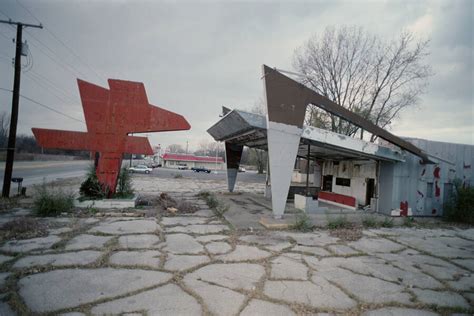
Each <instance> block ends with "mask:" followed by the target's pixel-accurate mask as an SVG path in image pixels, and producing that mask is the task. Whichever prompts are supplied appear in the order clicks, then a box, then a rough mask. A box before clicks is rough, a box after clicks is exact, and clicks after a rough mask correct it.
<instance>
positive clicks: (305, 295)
mask: <svg viewBox="0 0 474 316" xmlns="http://www.w3.org/2000/svg"><path fill="white" fill-rule="evenodd" d="M313 282H314V283H313ZM313 282H309V281H267V282H266V283H265V289H264V293H265V295H267V296H269V297H271V298H274V299H277V300H281V301H286V302H289V303H292V302H296V303H300V304H304V305H308V306H311V307H314V308H331V309H332V308H334V309H349V308H352V307H354V306H356V305H357V303H356V302H355V301H354V300H352V299H351V298H350V297H349V296H347V295H346V294H345V293H344V292H342V291H341V290H340V289H338V288H337V287H335V286H333V285H331V284H329V282H327V281H325V280H324V279H322V278H315V279H314V280H313Z"/></svg>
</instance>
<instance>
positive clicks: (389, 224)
mask: <svg viewBox="0 0 474 316" xmlns="http://www.w3.org/2000/svg"><path fill="white" fill-rule="evenodd" d="M380 226H382V227H386V228H391V227H393V219H392V218H388V217H385V218H384V220H383V222H382V223H380Z"/></svg>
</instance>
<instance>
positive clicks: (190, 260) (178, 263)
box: [164, 254, 211, 271]
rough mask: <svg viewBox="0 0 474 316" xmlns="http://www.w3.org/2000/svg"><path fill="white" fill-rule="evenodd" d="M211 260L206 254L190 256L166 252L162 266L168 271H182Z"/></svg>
mask: <svg viewBox="0 0 474 316" xmlns="http://www.w3.org/2000/svg"><path fill="white" fill-rule="evenodd" d="M209 261H211V259H209V257H208V256H190V255H174V254H168V258H167V260H166V263H165V266H164V268H165V269H166V270H170V271H180V270H181V271H182V270H187V269H191V268H194V267H196V266H199V265H201V264H203V263H208V262H209Z"/></svg>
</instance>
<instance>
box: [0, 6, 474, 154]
mask: <svg viewBox="0 0 474 316" xmlns="http://www.w3.org/2000/svg"><path fill="white" fill-rule="evenodd" d="M20 1H21V3H22V4H23V5H24V6H25V7H27V8H28V9H29V10H30V11H31V12H32V13H33V14H34V15H35V16H36V17H37V18H38V19H39V20H40V21H41V22H42V23H43V25H45V26H46V27H47V28H48V29H49V30H50V31H51V32H52V33H54V34H55V35H56V36H57V37H58V38H60V39H61V40H62V41H64V43H66V44H67V46H68V47H70V48H71V49H72V50H74V52H75V54H77V55H78V56H80V58H81V59H82V60H83V61H84V62H85V63H86V64H87V65H88V66H89V67H93V68H94V69H95V71H92V70H91V69H90V68H89V67H87V66H85V65H84V64H83V63H81V62H80V61H78V60H77V58H76V57H75V56H74V55H73V54H71V53H70V52H69V51H68V50H67V49H65V48H64V47H63V46H62V45H61V44H60V43H58V42H57V41H56V40H55V39H54V38H53V37H52V36H51V34H50V33H49V32H48V31H47V30H39V29H27V31H28V33H25V38H26V40H27V41H28V42H29V43H30V46H29V47H30V50H31V55H32V57H33V67H32V71H30V72H26V73H23V74H22V86H21V93H22V94H23V95H26V96H28V97H31V98H33V99H35V100H37V101H39V102H41V103H44V104H47V105H49V106H52V107H54V108H56V109H58V110H60V111H62V112H65V113H67V114H69V115H70V116H73V117H76V118H78V119H80V120H84V117H83V114H82V107H81V105H80V101H79V96H78V90H77V85H76V78H77V77H79V78H81V79H85V80H87V81H91V82H93V83H96V84H99V85H102V86H105V87H107V83H106V81H105V80H104V78H115V79H124V80H132V81H140V82H143V83H144V84H145V87H146V90H147V94H148V99H149V101H150V103H152V104H154V105H157V106H160V107H164V108H166V109H169V110H171V111H174V112H177V113H180V114H183V115H184V116H185V117H186V118H187V119H188V121H189V122H190V124H191V126H192V129H191V130H190V131H187V132H173V133H156V134H153V135H150V136H151V137H150V140H151V143H152V144H153V145H156V144H159V143H160V144H163V145H168V144H172V143H180V144H182V145H183V146H185V144H186V141H189V144H190V148H191V149H194V148H196V147H197V145H198V143H199V142H200V141H202V140H210V139H211V138H210V137H209V136H208V135H207V133H206V129H207V128H209V127H210V126H211V125H212V124H213V123H214V122H215V121H216V120H217V119H218V116H219V113H220V111H221V106H223V105H225V106H228V107H231V108H242V109H246V108H247V109H248V108H250V107H251V106H252V105H253V104H254V103H255V102H256V101H257V100H258V99H259V98H261V97H262V94H263V85H262V82H261V80H260V77H261V65H262V64H264V63H265V64H267V65H269V66H272V67H277V68H282V69H289V70H291V69H292V58H293V53H294V49H295V48H297V47H298V46H300V45H302V44H303V43H304V41H305V40H307V39H308V38H309V37H310V35H311V34H313V33H315V32H322V31H323V30H324V28H325V27H326V26H328V25H336V26H337V25H342V24H345V25H361V26H364V27H365V28H366V29H367V30H369V31H370V32H374V33H377V34H380V35H382V36H384V37H387V38H391V37H393V36H394V35H396V34H398V33H399V32H401V31H402V30H404V29H409V30H411V31H414V32H416V33H417V34H418V35H419V36H421V37H429V38H431V39H432V41H431V46H430V50H431V55H430V57H429V63H430V64H431V65H432V67H433V70H434V71H435V75H434V76H433V77H432V78H431V79H430V86H429V88H428V90H427V93H426V94H424V95H423V96H422V98H421V102H420V104H419V105H418V106H417V107H416V108H413V109H411V110H409V111H407V112H405V113H403V114H402V115H401V117H400V118H399V119H398V120H397V121H396V122H395V123H394V125H393V127H392V132H393V133H395V134H397V135H401V136H412V137H419V138H427V139H432V140H439V141H448V142H457V143H467V144H474V127H473V125H474V124H473V122H474V96H473V86H474V84H473V83H474V74H473V71H474V70H473V29H474V25H473V2H472V1H308V2H291V3H290V2H273V1H265V2H263V1H246V2H231V3H229V2H225V3H224V2H214V1H213V2H197V1H196V2H194V1H191V2H182V1H179V2H158V1H38V0H35V1H32V0H20ZM0 11H1V12H2V13H4V14H6V15H7V16H8V17H11V18H12V19H14V20H20V21H24V22H30V23H36V21H35V19H34V18H33V17H32V16H31V15H29V14H28V12H27V11H25V10H24V9H23V8H22V7H21V6H20V5H19V4H18V3H17V2H16V1H10V0H2V1H1V3H0ZM2 13H0V18H2V19H5V18H6V17H5V16H3V15H2ZM0 33H1V34H0V72H1V74H2V75H1V77H0V88H7V89H11V87H12V85H13V68H12V66H11V61H10V58H11V57H13V55H14V49H15V48H14V44H13V43H12V42H11V40H9V38H12V37H13V36H14V34H15V31H14V29H13V28H11V27H9V26H7V25H0ZM31 35H33V36H34V38H32V36H31ZM35 38H36V39H38V40H39V41H41V42H42V43H43V44H45V45H46V46H48V47H49V49H51V50H52V51H54V53H55V54H57V55H58V56H60V63H63V64H66V65H67V66H64V67H65V68H67V69H68V67H71V68H75V70H72V69H69V71H66V70H65V69H63V68H62V67H61V66H59V65H58V64H57V63H55V62H53V61H52V60H51V59H50V58H48V57H47V56H46V55H45V54H44V53H43V52H42V51H41V50H43V51H44V52H46V53H49V54H50V55H52V53H51V52H50V51H48V49H46V48H45V47H44V46H42V45H41V44H39V43H38V42H37V41H36V40H35ZM53 57H54V56H53ZM53 59H55V60H57V59H58V58H53ZM25 62H26V60H25ZM33 72H34V73H33ZM96 72H97V74H99V76H98V75H97V74H96ZM37 74H40V75H41V76H44V77H46V78H47V79H48V80H49V81H50V82H52V83H54V85H55V86H56V87H57V88H58V89H59V90H61V91H63V92H64V93H65V94H66V95H67V97H66V96H63V95H62V93H63V92H59V91H57V90H54V89H53V90H52V91H54V93H55V94H58V95H61V98H62V99H63V100H60V99H58V97H56V96H54V95H53V93H52V91H50V90H49V89H52V88H49V89H46V88H44V87H42V86H40V85H39V83H38V81H40V79H39V78H38V77H37ZM35 76H36V77H35ZM32 77H35V78H36V81H35V79H31V78H32ZM43 80H44V79H43ZM43 85H44V83H43ZM69 99H72V100H69ZM66 101H67V102H66ZM10 107H11V94H9V93H7V92H4V91H0V111H8V112H9V111H10ZM31 127H43V128H55V129H68V130H85V124H83V123H80V122H77V121H74V120H71V119H69V118H65V117H62V116H60V115H59V114H56V113H54V112H51V111H48V110H46V109H44V108H41V107H38V106H37V105H34V104H32V103H31V102H29V101H26V100H24V99H23V100H21V103H20V118H19V126H18V129H19V133H23V134H31Z"/></svg>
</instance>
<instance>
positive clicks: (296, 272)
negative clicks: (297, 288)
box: [270, 255, 308, 280]
mask: <svg viewBox="0 0 474 316" xmlns="http://www.w3.org/2000/svg"><path fill="white" fill-rule="evenodd" d="M270 277H271V278H272V279H291V280H307V279H308V268H307V267H306V265H304V264H303V263H302V262H301V260H298V259H295V258H290V257H287V256H285V255H282V256H279V257H277V258H275V259H273V260H272V262H271V274H270Z"/></svg>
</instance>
